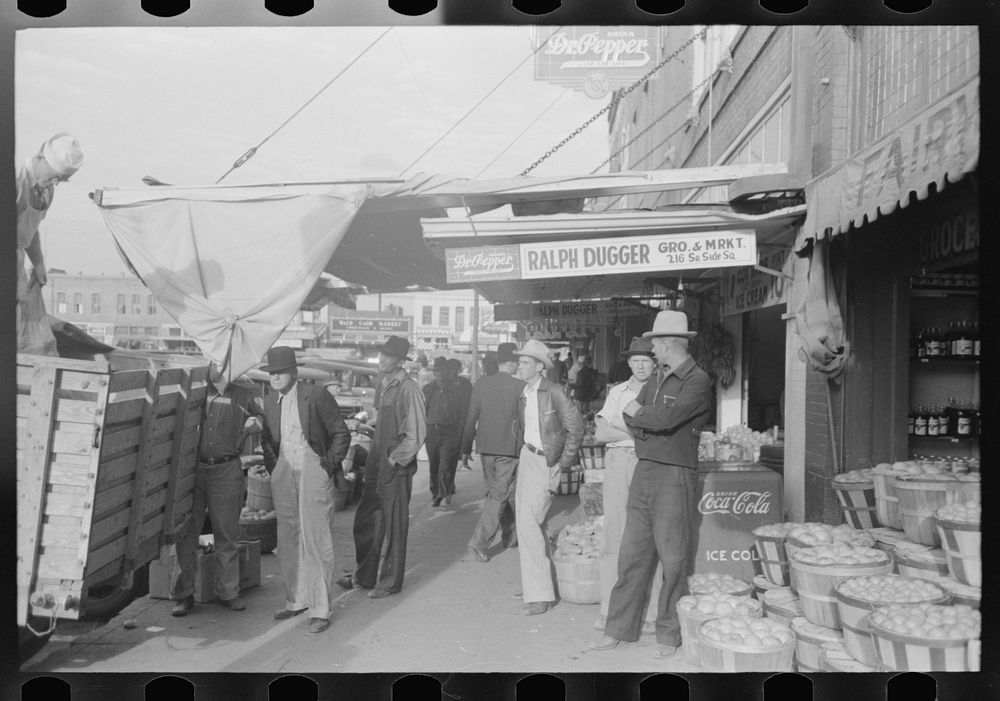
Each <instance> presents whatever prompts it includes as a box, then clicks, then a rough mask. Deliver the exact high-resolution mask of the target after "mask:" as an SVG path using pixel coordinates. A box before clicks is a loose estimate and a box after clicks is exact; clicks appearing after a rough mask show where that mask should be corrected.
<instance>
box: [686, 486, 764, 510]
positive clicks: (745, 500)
mask: <svg viewBox="0 0 1000 701" xmlns="http://www.w3.org/2000/svg"><path fill="white" fill-rule="evenodd" d="M698 511H699V512H701V513H702V514H733V515H735V516H743V515H760V514H767V513H769V512H770V511H771V492H769V491H764V492H757V491H750V490H743V491H720V492H705V493H704V494H703V495H702V497H701V500H700V501H699V502H698Z"/></svg>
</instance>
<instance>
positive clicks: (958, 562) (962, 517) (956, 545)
mask: <svg viewBox="0 0 1000 701" xmlns="http://www.w3.org/2000/svg"><path fill="white" fill-rule="evenodd" d="M982 516H983V509H982V505H981V504H980V503H979V502H977V501H969V502H964V503H956V504H949V505H948V506H942V507H941V508H940V509H938V510H937V511H935V512H934V524H935V525H936V526H937V532H938V536H939V537H940V538H941V546H942V548H943V549H944V553H945V556H946V558H947V562H948V572H949V574H950V575H951V576H952V577H954V578H955V579H957V580H958V581H959V582H961V583H962V584H969V585H971V586H974V587H981V586H982V585H983V561H982V556H981V555H980V546H981V545H982V533H981V530H980V529H981V525H980V524H981V523H982Z"/></svg>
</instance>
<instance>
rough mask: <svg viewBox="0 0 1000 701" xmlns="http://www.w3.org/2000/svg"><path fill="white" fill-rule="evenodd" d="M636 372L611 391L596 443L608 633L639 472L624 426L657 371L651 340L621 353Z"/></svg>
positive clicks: (649, 624) (655, 595) (600, 622)
mask: <svg viewBox="0 0 1000 701" xmlns="http://www.w3.org/2000/svg"><path fill="white" fill-rule="evenodd" d="M622 358H624V359H627V361H628V365H629V368H630V369H631V371H632V375H631V377H629V379H628V380H627V381H626V382H622V383H621V384H618V385H615V386H614V387H612V388H611V389H610V390H608V398H607V400H605V402H604V407H603V408H602V409H601V410H600V411H599V412H597V428H596V430H595V432H594V439H595V440H596V441H597V442H598V443H604V444H605V445H606V446H607V447H606V449H605V453H604V483H603V486H602V490H601V493H602V495H603V498H604V535H603V540H602V541H601V553H600V557H599V558H598V560H597V563H598V567H599V569H600V573H601V615H600V618H598V619H597V622H596V623H595V627H596V628H598V629H599V630H604V626H605V624H606V623H607V616H608V602H609V601H610V599H611V588H612V587H613V586H614V585H615V582H616V581H617V580H618V549H619V547H620V546H621V542H622V534H623V533H624V532H625V507H626V505H627V503H628V488H629V484H630V483H631V482H632V472H633V471H634V470H635V464H636V462H637V459H636V457H635V440H634V439H633V438H632V432H631V431H629V430H628V426H626V425H625V417H624V416H623V415H622V410H623V409H624V408H625V407H626V406H628V404H629V402H631V401H632V400H634V399H635V398H636V397H637V396H639V390H641V389H642V387H643V385H645V384H646V380H648V379H649V376H650V375H651V374H652V373H653V370H654V369H655V368H656V361H655V360H654V359H653V342H652V341H651V340H649V339H648V338H634V339H632V344H631V345H630V346H629V349H628V350H627V351H625V352H624V353H622ZM662 581H663V569H662V568H661V567H660V566H659V565H658V566H657V569H656V575H654V577H653V585H652V587H651V589H650V592H649V605H648V606H647V607H646V618H645V623H644V624H643V626H642V630H643V633H647V632H648V633H653V632H654V631H655V630H656V607H657V601H658V600H659V596H660V584H661V583H662Z"/></svg>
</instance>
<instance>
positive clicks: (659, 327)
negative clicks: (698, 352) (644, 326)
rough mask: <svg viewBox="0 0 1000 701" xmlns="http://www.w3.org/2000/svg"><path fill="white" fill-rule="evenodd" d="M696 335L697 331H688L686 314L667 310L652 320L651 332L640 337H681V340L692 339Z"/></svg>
mask: <svg viewBox="0 0 1000 701" xmlns="http://www.w3.org/2000/svg"><path fill="white" fill-rule="evenodd" d="M697 335H698V332H697V331H688V318H687V314H685V313H684V312H675V311H671V310H667V311H665V312H660V313H659V314H657V315H656V318H655V319H654V320H653V330H652V331H647V332H646V333H644V334H642V337H643V338H653V337H654V336H681V337H683V338H693V337H694V336H697Z"/></svg>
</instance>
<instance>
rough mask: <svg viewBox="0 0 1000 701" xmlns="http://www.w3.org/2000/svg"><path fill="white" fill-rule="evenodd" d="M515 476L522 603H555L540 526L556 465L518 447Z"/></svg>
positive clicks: (554, 481) (555, 483) (555, 480)
mask: <svg viewBox="0 0 1000 701" xmlns="http://www.w3.org/2000/svg"><path fill="white" fill-rule="evenodd" d="M517 473H518V474H517V487H516V489H515V491H514V502H515V503H516V504H517V508H516V509H515V513H514V518H515V524H516V528H517V546H518V547H517V550H518V556H519V557H520V560H521V591H522V592H523V594H524V602H525V603H531V602H535V601H555V598H556V595H555V586H554V584H553V579H552V578H553V574H554V573H553V569H552V560H550V559H549V542H548V538H547V537H546V535H545V530H544V523H545V519H546V516H548V513H549V507H550V506H551V505H552V496H553V493H554V492H555V489H556V487H557V486H558V485H559V475H560V468H559V465H555V466H553V467H549V466H548V465H547V464H546V460H545V456H544V455H537V454H535V453H533V452H531V451H530V450H528V448H527V446H525V447H522V448H521V457H520V459H519V460H518V466H517Z"/></svg>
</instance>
